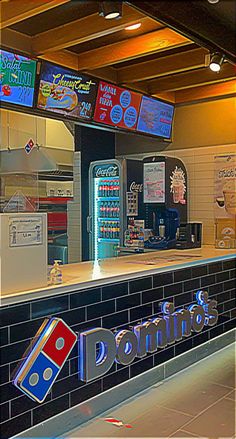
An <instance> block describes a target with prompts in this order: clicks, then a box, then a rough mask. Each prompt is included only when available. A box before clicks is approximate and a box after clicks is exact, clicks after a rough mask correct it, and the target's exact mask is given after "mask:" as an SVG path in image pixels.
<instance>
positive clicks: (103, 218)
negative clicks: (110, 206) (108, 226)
mask: <svg viewBox="0 0 236 439" xmlns="http://www.w3.org/2000/svg"><path fill="white" fill-rule="evenodd" d="M98 221H120V218H115V217H112V216H111V217H110V218H108V217H103V216H99V217H98Z"/></svg>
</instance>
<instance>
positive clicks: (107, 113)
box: [94, 81, 142, 130]
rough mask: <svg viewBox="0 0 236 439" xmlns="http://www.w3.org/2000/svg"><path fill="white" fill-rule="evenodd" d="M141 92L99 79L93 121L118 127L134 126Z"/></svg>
mask: <svg viewBox="0 0 236 439" xmlns="http://www.w3.org/2000/svg"><path fill="white" fill-rule="evenodd" d="M141 96H142V95H141V94H139V93H135V92H133V91H131V90H127V89H124V88H120V87H117V86H116V85H113V84H108V83H107V82H103V81H100V82H99V87H98V96H97V102H96V108H95V113H94V121H95V122H100V123H104V124H106V125H113V126H116V127H119V128H125V129H128V130H134V129H135V128H136V124H137V119H138V112H139V106H140V102H141Z"/></svg>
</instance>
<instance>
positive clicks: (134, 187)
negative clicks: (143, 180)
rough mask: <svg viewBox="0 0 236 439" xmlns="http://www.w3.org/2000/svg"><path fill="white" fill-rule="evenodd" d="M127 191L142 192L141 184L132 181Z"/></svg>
mask: <svg viewBox="0 0 236 439" xmlns="http://www.w3.org/2000/svg"><path fill="white" fill-rule="evenodd" d="M129 190H130V192H143V184H140V183H136V182H135V181H132V183H131V185H130V188H129Z"/></svg>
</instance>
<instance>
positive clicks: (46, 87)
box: [37, 62, 97, 119]
mask: <svg viewBox="0 0 236 439" xmlns="http://www.w3.org/2000/svg"><path fill="white" fill-rule="evenodd" d="M96 94H97V81H96V80H95V79H94V78H91V77H89V76H87V75H84V74H81V73H79V72H75V71H73V70H69V69H65V68H64V67H61V66H57V65H54V64H50V63H46V62H45V63H43V64H42V68H41V74H40V83H39V94H38V104H37V106H38V108H40V109H43V110H48V111H52V112H54V113H59V114H63V115H66V116H72V117H75V118H80V119H91V118H92V115H93V111H94V106H95V100H96Z"/></svg>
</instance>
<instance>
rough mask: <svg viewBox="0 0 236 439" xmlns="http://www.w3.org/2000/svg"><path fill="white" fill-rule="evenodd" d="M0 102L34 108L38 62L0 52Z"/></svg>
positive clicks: (4, 51)
mask: <svg viewBox="0 0 236 439" xmlns="http://www.w3.org/2000/svg"><path fill="white" fill-rule="evenodd" d="M0 71H1V73H0V100H1V101H2V102H8V103H10V104H16V105H24V106H26V107H32V106H33V101H34V84H35V75H36V61H34V60H32V59H30V58H27V57H25V56H21V55H17V54H16V53H11V52H7V51H6V50H0Z"/></svg>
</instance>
